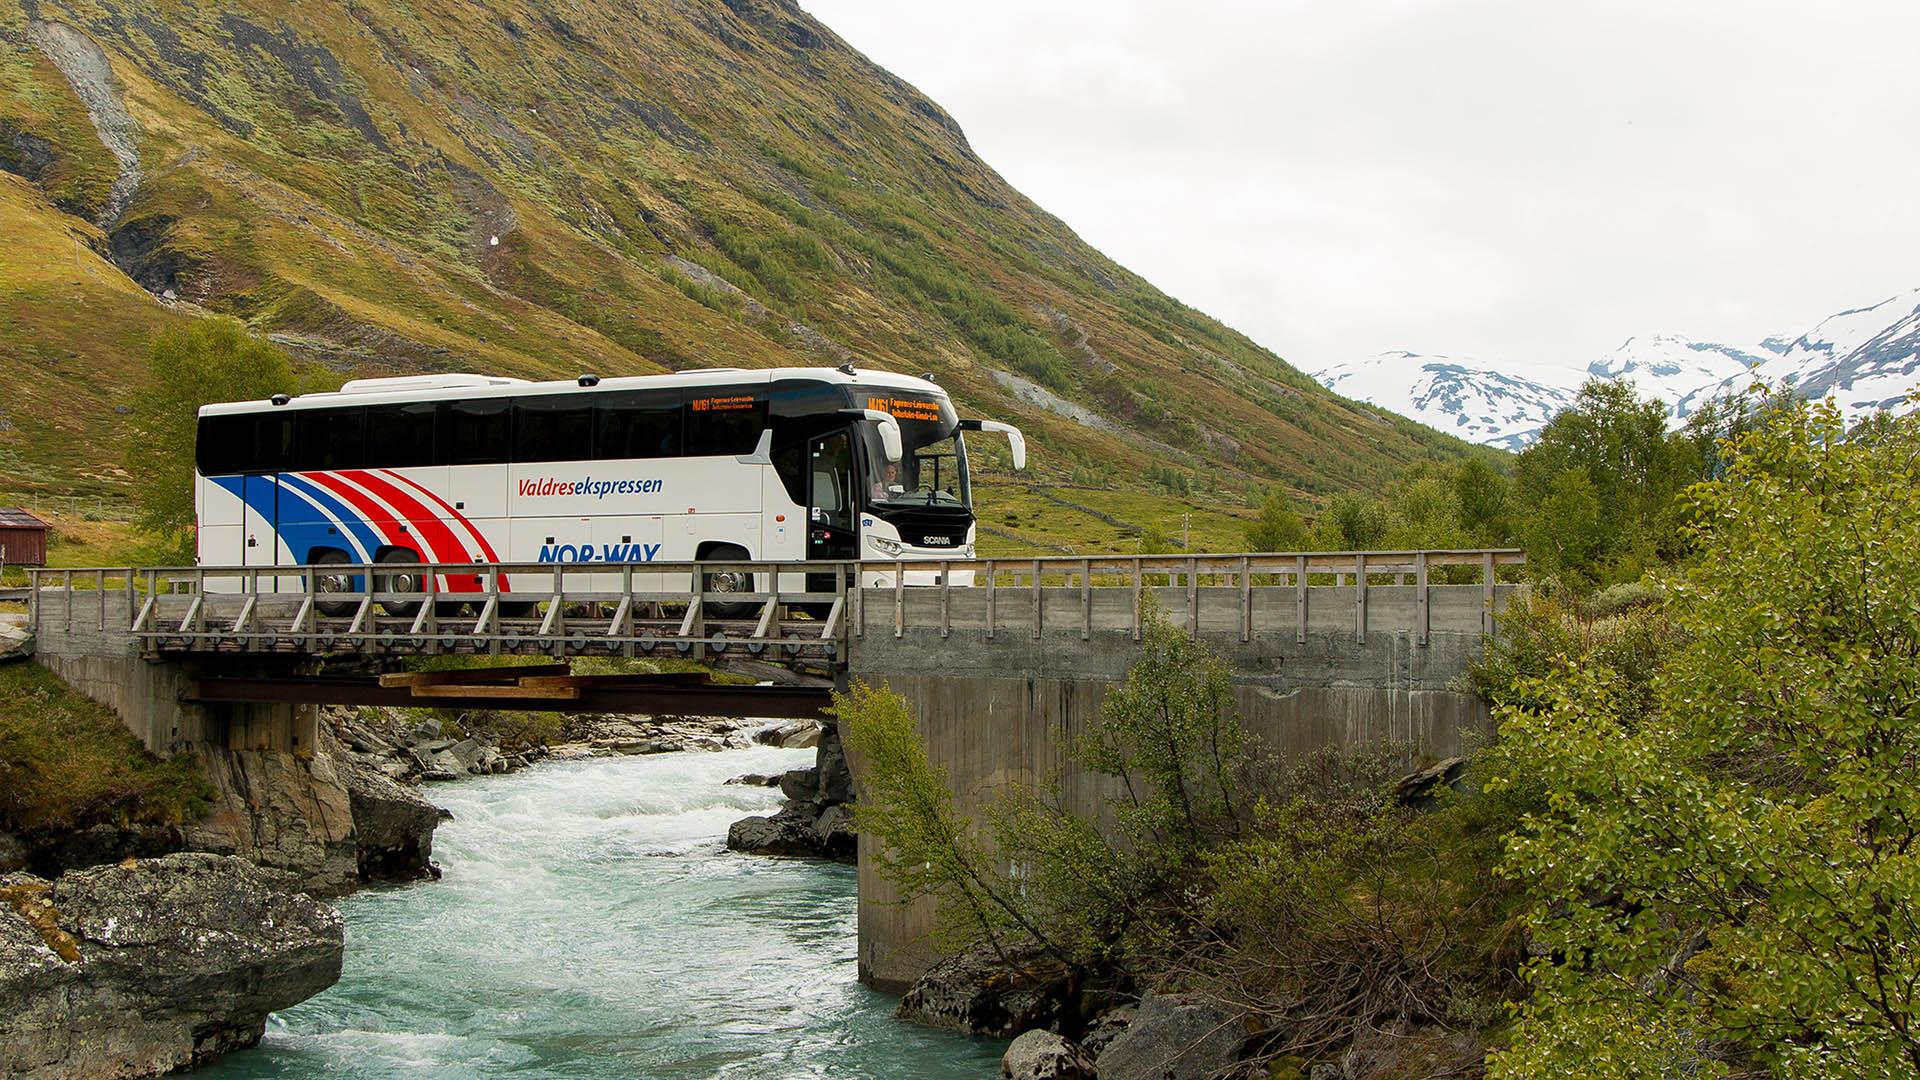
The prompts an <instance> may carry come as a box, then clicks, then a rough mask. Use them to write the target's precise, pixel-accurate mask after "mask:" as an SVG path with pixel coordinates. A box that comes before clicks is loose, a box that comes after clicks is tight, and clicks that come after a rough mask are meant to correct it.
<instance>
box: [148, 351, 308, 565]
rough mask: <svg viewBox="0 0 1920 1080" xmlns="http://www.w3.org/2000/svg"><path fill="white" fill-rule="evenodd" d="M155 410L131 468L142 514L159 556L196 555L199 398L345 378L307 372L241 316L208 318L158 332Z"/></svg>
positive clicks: (178, 559)
mask: <svg viewBox="0 0 1920 1080" xmlns="http://www.w3.org/2000/svg"><path fill="white" fill-rule="evenodd" d="M148 365H149V368H150V370H151V372H152V376H153V387H152V389H151V391H150V392H149V395H148V399H147V406H146V408H145V409H143V410H142V411H143V412H144V414H145V415H146V416H147V417H148V418H149V419H148V420H147V423H146V427H145V429H144V430H143V431H142V432H141V437H140V438H139V439H137V440H135V443H134V445H135V450H134V458H133V459H132V460H130V461H129V462H128V463H127V470H128V472H130V473H132V474H133V475H134V476H137V477H139V478H140V483H139V486H138V487H137V488H136V489H135V492H134V495H135V498H136V500H137V501H138V503H139V515H138V522H139V525H140V527H141V528H142V529H144V530H146V532H147V533H148V534H149V536H150V537H151V541H152V544H153V548H154V550H152V551H150V552H148V553H147V554H146V556H145V558H146V559H147V560H149V561H155V562H172V563H184V562H191V561H192V560H193V541H192V537H191V534H190V532H189V529H190V527H191V526H192V525H193V521H194V511H193V463H194V440H195V437H196V435H197V434H198V431H199V411H200V406H202V405H206V404H208V403H211V402H216V401H265V400H266V399H267V398H269V397H272V396H273V395H274V394H282V393H284V394H299V393H303V392H307V391H312V390H327V389H333V388H335V387H337V386H339V382H338V380H337V379H335V378H333V377H332V376H331V375H330V374H329V373H326V372H312V373H306V374H302V373H300V372H296V370H295V369H294V366H293V362H292V361H291V360H289V359H288V358H287V354H286V353H284V352H282V351H281V350H280V349H279V347H278V346H275V345H273V344H271V343H269V342H266V341H262V340H261V339H259V338H256V337H253V336H252V335H250V334H248V333H247V329H246V327H245V326H244V325H242V324H241V323H240V321H239V320H238V319H232V318H227V317H224V316H222V317H215V318H207V319H201V320H199V321H197V322H194V323H191V324H188V325H186V326H183V327H179V328H176V329H172V330H165V331H162V332H161V333H160V334H158V335H156V336H155V337H154V339H153V345H152V351H151V353H150V355H149V358H148Z"/></svg>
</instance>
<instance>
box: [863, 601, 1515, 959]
mask: <svg viewBox="0 0 1920 1080" xmlns="http://www.w3.org/2000/svg"><path fill="white" fill-rule="evenodd" d="M1511 589H1512V587H1511V586H1499V587H1498V588H1497V589H1496V590H1495V591H1494V593H1493V596H1492V599H1491V604H1492V606H1493V608H1494V609H1495V610H1496V611H1497V610H1499V609H1501V608H1504V605H1505V604H1506V603H1507V600H1508V598H1509V594H1510V592H1511ZM1147 591H1148V592H1152V593H1155V595H1156V597H1157V599H1158V601H1159V603H1160V606H1161V608H1162V609H1163V610H1164V611H1166V612H1167V613H1168V614H1169V617H1170V618H1172V619H1173V620H1174V621H1175V623H1176V624H1180V625H1184V624H1185V619H1186V618H1187V615H1188V613H1189V612H1190V611H1192V610H1194V609H1195V608H1197V610H1198V613H1199V616H1200V618H1199V623H1200V636H1201V638H1202V639H1204V640H1205V641H1206V643H1207V644H1208V645H1209V646H1210V647H1212V648H1213V649H1214V650H1215V651H1216V652H1218V653H1220V654H1221V655H1222V656H1223V657H1225V658H1226V659H1227V660H1228V661H1229V662H1230V664H1231V665H1232V668H1233V671H1234V698H1235V702H1236V704H1237V705H1238V707H1239V710H1240V713H1241V716H1242V718H1243V722H1244V724H1245V727H1246V729H1247V731H1248V732H1249V733H1251V734H1252V735H1253V736H1255V737H1256V738H1257V739H1258V745H1259V746H1260V748H1261V749H1262V750H1263V751H1264V752H1268V753H1273V754H1276V755H1278V756H1279V757H1280V758H1282V759H1294V760H1298V759H1299V758H1301V757H1303V756H1304V755H1307V754H1309V753H1311V752H1313V751H1315V750H1318V749H1320V748H1323V747H1346V748H1357V747H1366V746H1375V747H1384V746H1389V745H1405V746H1408V747H1410V748H1411V753H1412V755H1413V756H1416V757H1445V756H1450V755H1453V754H1458V753H1461V752H1462V751H1465V750H1468V749H1470V748H1471V747H1472V745H1473V744H1474V743H1475V742H1476V740H1480V739H1483V738H1485V737H1486V736H1487V735H1488V734H1490V732H1491V724H1490V721H1489V719H1488V715H1487V711H1486V708H1485V706H1484V705H1482V704H1481V703H1480V702H1479V701H1478V700H1477V699H1476V698H1474V697H1473V696H1472V695H1470V694H1467V693H1463V692H1461V691H1459V690H1456V689H1454V688H1453V683H1454V682H1455V680H1456V679H1457V678H1458V677H1459V676H1460V675H1461V674H1462V673H1464V672H1465V670H1466V668H1467V665H1468V663H1469V662H1470V661H1472V660H1473V659H1474V658H1476V657H1478V656H1479V655H1480V652H1481V649H1482V644H1483V641H1484V637H1483V634H1482V627H1483V625H1485V624H1484V622H1483V616H1484V615H1485V614H1486V613H1487V611H1488V606H1489V600H1488V597H1487V595H1486V593H1485V592H1484V591H1483V588H1482V586H1480V585H1434V586H1429V587H1428V589H1427V590H1426V596H1427V604H1426V611H1425V619H1426V622H1427V633H1426V634H1425V635H1424V636H1425V644H1422V643H1421V641H1420V638H1421V636H1422V635H1420V634H1419V633H1418V630H1417V627H1416V622H1417V621H1418V618H1419V615H1420V610H1419V605H1418V603H1417V600H1416V598H1417V592H1418V590H1417V587H1416V586H1381V585H1373V586H1370V587H1368V588H1367V590H1366V594H1367V595H1366V598H1365V599H1366V632H1365V635H1364V638H1362V637H1361V636H1360V635H1359V634H1358V633H1357V632H1356V623H1357V618H1358V615H1357V609H1358V607H1359V602H1358V601H1359V598H1358V596H1357V595H1356V592H1355V590H1354V588H1353V587H1352V586H1317V587H1313V588H1311V589H1309V590H1307V591H1308V593H1309V594H1310V595H1309V603H1308V607H1307V618H1306V620H1305V627H1306V628H1305V633H1304V635H1302V633H1301V629H1300V620H1299V611H1298V606H1297V595H1296V593H1295V591H1294V589H1292V588H1267V589H1262V588H1255V589H1253V590H1251V594H1250V595H1248V594H1243V593H1242V591H1241V590H1240V589H1238V588H1205V587H1203V588H1201V589H1199V590H1198V592H1197V594H1196V595H1193V596H1190V595H1189V593H1188V592H1187V590H1186V589H1184V588H1173V589H1159V590H1151V589H1150V590H1147ZM861 600H862V603H861V605H860V612H861V618H860V623H859V625H858V626H857V627H856V634H855V636H854V638H853V640H852V642H851V644H850V647H849V653H850V656H849V677H850V678H855V679H863V680H865V681H867V682H868V683H870V684H873V685H882V684H884V685H887V686H890V687H891V688H892V689H894V690H895V691H897V692H899V693H900V694H902V695H904V696H905V697H906V699H907V700H908V701H909V702H910V703H911V704H912V708H913V710H914V716H915V719H916V721H917V723H918V725H919V729H920V735H921V738H922V739H923V741H924V742H925V745H926V747H927V751H928V755H929V757H930V758H931V760H932V762H933V764H934V765H935V766H936V767H937V768H940V769H943V770H945V772H946V773H947V775H948V777H949V778H950V781H951V783H952V785H953V789H954V793H955V796H956V799H957V805H958V807H959V809H960V810H961V811H962V812H964V813H967V814H969V815H971V814H973V813H974V812H976V811H979V810H982V809H984V808H985V807H987V806H988V805H990V804H991V803H992V802H993V801H994V800H995V799H996V798H997V797H999V795H1000V794H1001V793H1003V792H1004V791H1005V790H1007V789H1008V788H1010V787H1032V786H1034V785H1036V784H1038V783H1040V782H1041V781H1042V780H1044V779H1045V778H1046V777H1047V776H1048V775H1049V774H1050V773H1052V772H1053V771H1055V770H1064V771H1063V772H1062V773H1061V777H1060V779H1061V786H1062V792H1063V795H1064V796H1065V798H1066V799H1067V801H1068V804H1069V805H1070V806H1071V807H1072V808H1073V809H1074V810H1075V811H1076V812H1079V813H1081V814H1084V815H1087V816H1090V817H1093V818H1095V819H1099V818H1101V817H1103V816H1105V814H1106V811H1107V808H1108V800H1109V799H1110V798H1111V797H1113V796H1114V795H1116V794H1117V792H1115V791H1112V790H1110V789H1109V788H1108V786H1107V784H1106V783H1105V782H1103V778H1100V777H1093V776H1087V775H1084V774H1082V773H1080V772H1079V771H1078V770H1076V769H1073V768H1070V767H1068V766H1067V762H1066V761H1065V760H1064V756H1063V753H1062V746H1061V743H1060V741H1059V740H1058V738H1057V737H1056V732H1057V731H1062V730H1064V731H1065V732H1067V733H1069V734H1077V733H1079V732H1081V731H1083V730H1085V728H1086V726H1087V724H1088V723H1089V722H1090V721H1091V720H1093V719H1094V718H1096V717H1097V716H1098V715H1099V709H1100V700H1101V698H1102V696H1103V695H1104V694H1105V693H1106V690H1107V688H1108V687H1109V686H1111V685H1113V684H1114V683H1115V682H1116V681H1118V680H1119V679H1121V678H1123V677H1124V676H1125V674H1126V671H1127V669H1128V668H1129V667H1130V666H1131V665H1132V664H1133V663H1134V661H1135V660H1136V659H1138V657H1139V652H1140V648H1139V645H1138V644H1137V643H1136V642H1135V641H1134V638H1133V631H1132V621H1133V612H1132V605H1131V596H1130V595H1129V593H1128V591H1127V590H1123V589H1107V590H1101V589H1095V590H1093V591H1092V595H1091V596H1087V595H1086V594H1083V592H1082V591H1081V590H1080V589H1079V588H1049V589H1045V590H1043V595H1042V597H1041V608H1042V616H1041V620H1040V633H1039V634H1038V636H1036V635H1035V633H1034V621H1033V617H1032V613H1033V598H1032V593H1031V592H1030V590H1027V589H1001V590H999V595H998V596H996V598H995V603H994V613H995V615H994V622H995V629H994V634H993V636H992V637H991V638H988V637H987V636H986V634H985V627H986V598H985V596H984V593H983V591H982V590H979V589H972V590H954V591H953V592H952V593H951V595H950V596H949V597H948V599H947V601H946V603H947V608H948V610H947V621H948V633H947V635H946V636H944V637H943V636H942V635H941V632H940V630H939V629H938V627H939V612H938V604H939V600H938V597H937V594H934V593H931V592H927V593H925V594H924V595H915V594H912V593H909V594H907V595H906V596H905V597H904V598H903V606H904V607H906V608H907V609H909V610H907V612H906V613H905V617H903V618H900V619H897V620H896V614H895V605H894V597H893V594H892V593H891V592H889V591H886V590H867V591H866V594H865V595H864V596H863V597H862V598H861ZM1249 615H1251V618H1249ZM896 627H897V628H898V632H897V633H896ZM1302 636H1304V638H1305V640H1304V642H1303V641H1302V640H1301V638H1302ZM1243 638H1244V640H1243ZM853 768H854V774H855V781H856V786H857V784H858V778H859V772H860V763H859V762H858V761H854V762H853ZM874 843H875V841H874V840H873V839H872V838H871V837H866V836H862V837H861V838H860V847H861V859H860V882H859V887H860V903H859V924H860V946H859V961H860V963H859V966H860V973H861V977H862V978H863V979H864V980H866V981H867V982H869V983H870V984H872V985H874V986H876V987H878V988H881V989H886V990H894V991H898V990H901V989H904V988H905V987H906V986H908V985H910V984H911V983H912V982H913V980H914V979H916V978H918V977H919V975H920V974H921V973H922V972H924V971H925V969H926V968H927V966H928V965H929V964H931V962H932V960H933V959H934V953H933V951H932V948H931V944H930V940H929V939H930V934H931V931H932V928H933V926H932V910H931V905H930V904H927V903H924V902H921V903H914V904H907V905H902V904H901V903H899V901H898V897H897V896H896V894H895V892H894V890H893V888H892V886H891V884H890V883H888V882H887V881H886V880H885V879H883V878H881V877H880V875H879V874H878V872H877V871H876V870H875V860H874V859H873V858H871V857H870V855H871V853H872V846H873V844H874Z"/></svg>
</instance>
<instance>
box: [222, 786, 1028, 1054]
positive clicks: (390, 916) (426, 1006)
mask: <svg viewBox="0 0 1920 1080" xmlns="http://www.w3.org/2000/svg"><path fill="white" fill-rule="evenodd" d="M812 757H813V751H811V750H773V749H755V750H743V751H731V752H727V753H718V754H707V753H684V754H664V755H658V756H652V757H623V758H599V759H593V760H588V761H578V762H549V763H545V764H542V765H538V766H535V767H534V768H531V769H527V770H525V771H523V772H519V773H514V774H511V775H508V776H500V777H489V778H485V779H475V780H468V781H462V782H459V783H452V784H440V785H435V786H432V787H430V788H428V789H427V792H426V793H427V795H428V796H429V797H430V798H432V799H433V800H434V801H435V802H436V803H439V804H440V805H442V806H445V807H446V808H447V809H449V810H451V811H453V814H454V819H453V820H452V821H449V822H445V823H443V824H442V825H441V827H440V830H439V832H438V833H437V834H436V837H435V840H434V850H435V855H436V861H438V862H439V863H440V864H441V865H442V866H443V867H444V868H445V870H446V876H445V878H444V879H443V880H441V881H439V882H435V883H422V884H416V885H408V886H400V887H392V888H383V889H376V890H369V891H366V892H362V893H359V894H357V895H355V896H352V897H349V898H347V899H345V900H343V901H341V902H340V905H339V906H340V911H341V913H342V915H344V916H345V918H346V922H347V957H346V971H345V974H343V975H342V976H341V979H340V982H339V983H338V984H337V985H336V986H334V987H333V988H332V989H331V990H328V991H327V992H326V993H324V994H321V995H319V996H318V997H315V998H313V999H311V1000H309V1001H306V1002H303V1003H302V1004H300V1005H298V1006H296V1007H294V1008H292V1009H289V1010H287V1011H286V1012H284V1013H281V1014H278V1015H277V1016H275V1017H274V1018H273V1020H272V1021H270V1022H269V1024H268V1027H267V1035H266V1038H265V1039H264V1040H262V1042H261V1045H260V1046H259V1048H257V1049H254V1050H250V1051H246V1052H243V1053H239V1054H235V1055H232V1056H231V1057H229V1058H227V1059H225V1060H223V1061H221V1062H218V1063H216V1064H215V1065H214V1066H212V1067H210V1068H208V1069H205V1070H202V1071H200V1072H196V1073H195V1074H194V1075H195V1076H206V1077H218V1078H222V1080H233V1078H241V1077H249V1078H251V1077H315V1076H340V1077H410V1078H411V1077H447V1078H452V1077H471V1076H513V1077H568V1078H591V1077H661V1078H667V1077H674V1078H678V1077H743V1078H744V1077H829V1076H830V1077H876V1078H878V1077H925V1078H928V1080H946V1078H956V1080H958V1078H967V1080H980V1078H984V1077H991V1076H995V1075H997V1072H998V1064H999V1056H1000V1053H1001V1051H1002V1050H1004V1049H1005V1044H1004V1043H1001V1042H994V1041H987V1040H969V1039H966V1038H963V1037H960V1036H957V1035H952V1034H948V1033H945V1032H938V1031H931V1030H928V1029H925V1028H920V1027H916V1026H913V1025H909V1024H903V1023H901V1022H899V1021H896V1020H895V1019H893V1016H892V1011H893V1006H894V1004H895V1002H894V999H892V998H889V997H886V996H884V995H880V994H876V993H873V992H871V991H869V990H867V989H866V988H865V987H863V986H861V985H859V983H857V982H856V981H855V978H854V875H853V870H852V868H851V867H845V866H838V865H832V864H825V863H814V862H798V861H786V860H773V859H755V858H748V857H744V856H739V855H733V854H730V853H728V852H727V851H726V850H725V848H724V843H723V840H724V837H725V835H726V829H727V826H728V825H729V824H730V823H731V822H732V821H734V820H735V819H736V818H739V817H741V816H743V815H746V814H751V813H768V812H771V810H772V809H773V808H774V807H775V806H776V805H778V803H779V796H778V794H777V793H776V792H773V791H770V790H768V789H765V788H749V787H741V786H725V785H723V784H722V781H723V780H725V779H726V778H727V777H729V776H734V775H737V774H739V773H744V772H762V773H764V772H778V771H781V770H783V769H788V768H794V767H797V766H802V765H806V764H810V763H811V761H812Z"/></svg>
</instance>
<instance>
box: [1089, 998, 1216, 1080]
mask: <svg viewBox="0 0 1920 1080" xmlns="http://www.w3.org/2000/svg"><path fill="white" fill-rule="evenodd" d="M1247 1034H1248V1031H1247V1023H1246V1020H1245V1017H1244V1016H1243V1015H1242V1014H1240V1013H1238V1012H1235V1011H1234V1010H1232V1009H1229V1008H1227V1007H1226V1006H1225V1005H1222V1004H1220V1003H1219V1002H1216V1001H1211V1000H1208V999H1206V998H1202V997H1198V996H1194V995H1187V994H1148V995H1147V996H1146V997H1144V998H1142V999H1141V1000H1140V1008H1139V1011H1138V1012H1136V1013H1135V1014H1134V1017H1133V1020H1132V1021H1131V1022H1129V1023H1128V1024H1127V1028H1126V1030H1125V1031H1122V1032H1121V1033H1120V1034H1119V1035H1118V1036H1116V1037H1115V1038H1114V1039H1113V1041H1112V1042H1110V1043H1108V1044H1107V1047H1106V1049H1104V1050H1102V1051H1101V1052H1100V1056H1099V1058H1097V1059H1096V1060H1095V1065H1096V1066H1097V1067H1098V1069H1099V1071H1100V1080H1208V1078H1210V1077H1213V1076H1216V1075H1219V1074H1220V1073H1222V1072H1224V1071H1225V1070H1227V1069H1229V1068H1231V1067H1232V1066H1233V1065H1234V1064H1235V1063H1236V1062H1238V1061H1239V1060H1240V1055H1241V1051H1242V1049H1243V1048H1244V1047H1245V1044H1246V1041H1247Z"/></svg>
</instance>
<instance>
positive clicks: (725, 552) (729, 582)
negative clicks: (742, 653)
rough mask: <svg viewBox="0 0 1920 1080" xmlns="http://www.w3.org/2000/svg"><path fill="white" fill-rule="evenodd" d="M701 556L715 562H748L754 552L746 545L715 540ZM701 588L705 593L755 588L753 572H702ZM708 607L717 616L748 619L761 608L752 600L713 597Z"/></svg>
mask: <svg viewBox="0 0 1920 1080" xmlns="http://www.w3.org/2000/svg"><path fill="white" fill-rule="evenodd" d="M700 558H701V559H702V560H704V561H711V562H746V561H747V560H749V559H751V558H752V556H751V555H748V554H747V549H746V548H743V547H740V546H739V545H737V544H715V545H713V546H712V547H711V548H708V549H707V551H706V553H705V554H703V555H701V556H700ZM700 591H701V592H703V593H729V592H752V591H753V575H752V574H750V573H746V572H744V571H736V570H722V571H719V572H716V573H702V574H701V575H700ZM706 610H707V614H708V615H709V616H711V617H712V618H715V619H744V618H747V617H748V616H750V615H752V614H754V613H755V612H756V611H757V610H758V608H757V607H756V606H755V605H754V604H752V603H744V604H729V603H724V602H720V601H709V602H707V604H706Z"/></svg>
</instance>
